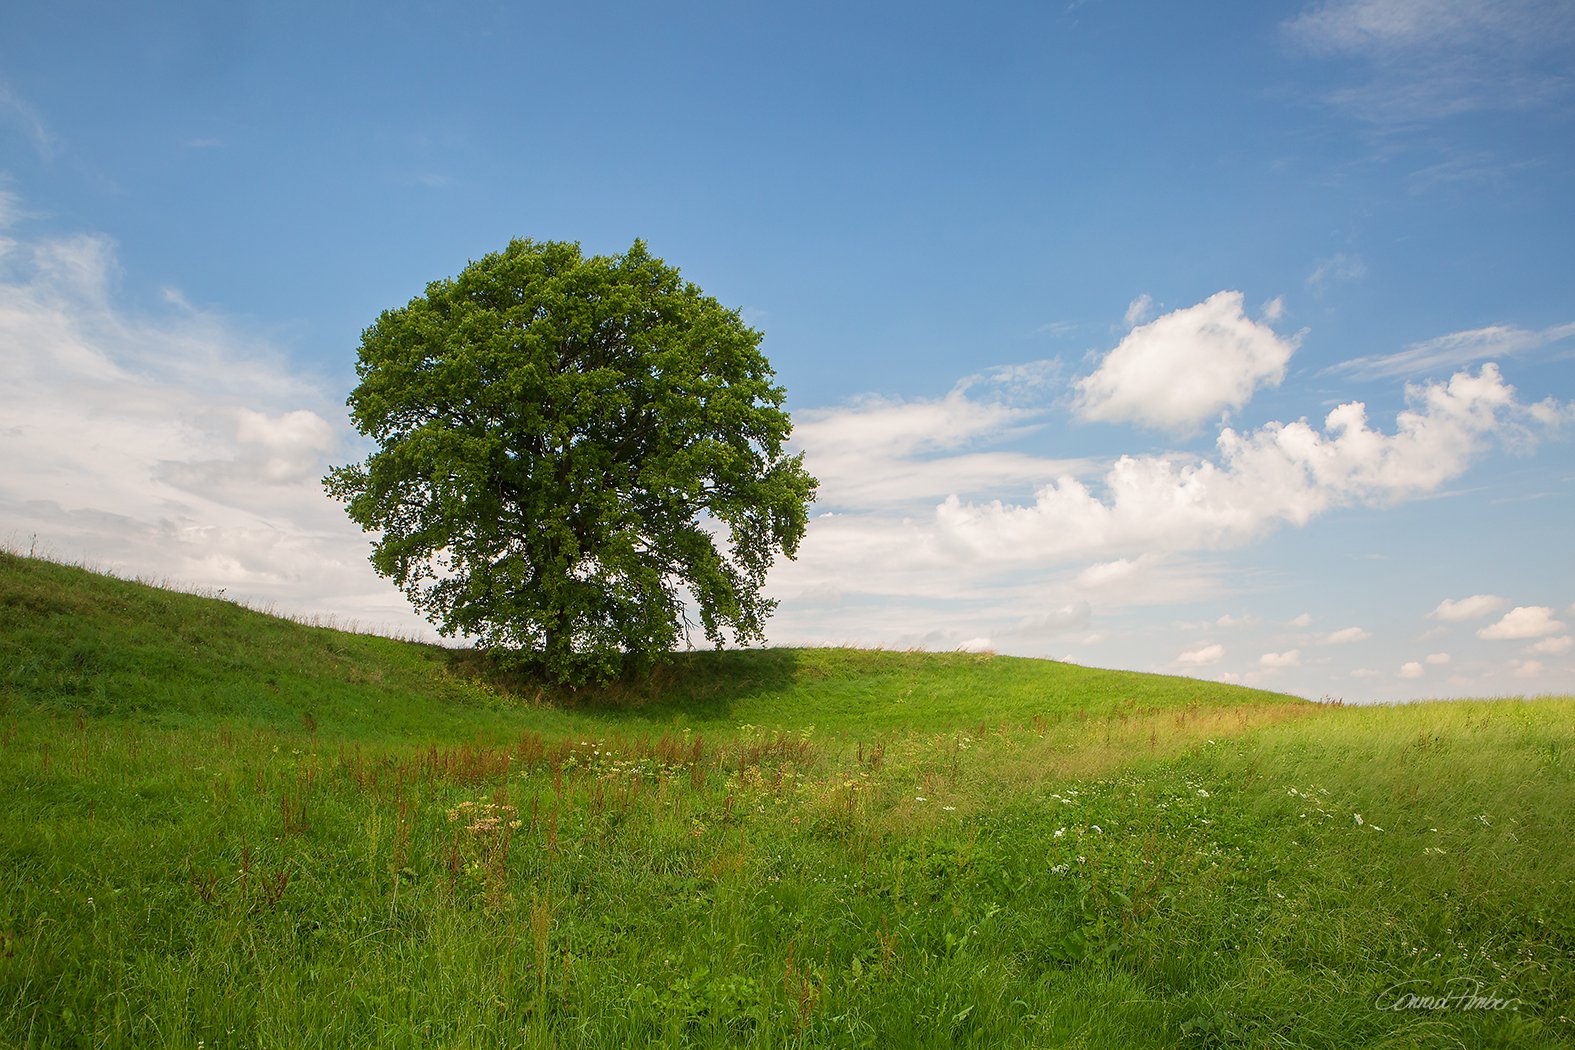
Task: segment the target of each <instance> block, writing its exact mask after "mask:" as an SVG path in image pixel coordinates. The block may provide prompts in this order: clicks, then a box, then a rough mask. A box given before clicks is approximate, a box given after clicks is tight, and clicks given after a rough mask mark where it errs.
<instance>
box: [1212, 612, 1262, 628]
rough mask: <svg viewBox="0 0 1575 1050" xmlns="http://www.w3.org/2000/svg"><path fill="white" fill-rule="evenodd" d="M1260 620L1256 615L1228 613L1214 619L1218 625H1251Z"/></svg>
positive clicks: (1215, 624)
mask: <svg viewBox="0 0 1575 1050" xmlns="http://www.w3.org/2000/svg"><path fill="white" fill-rule="evenodd" d="M1257 622H1258V618H1257V617H1256V616H1232V615H1231V614H1230V613H1226V614H1225V615H1224V616H1221V617H1220V618H1219V619H1217V620H1215V621H1214V626H1216V627H1250V626H1252V625H1253V624H1255V623H1257Z"/></svg>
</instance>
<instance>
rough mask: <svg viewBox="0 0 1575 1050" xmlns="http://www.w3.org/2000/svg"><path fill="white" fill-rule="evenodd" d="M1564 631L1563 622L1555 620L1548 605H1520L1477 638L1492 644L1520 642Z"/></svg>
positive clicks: (1478, 633)
mask: <svg viewBox="0 0 1575 1050" xmlns="http://www.w3.org/2000/svg"><path fill="white" fill-rule="evenodd" d="M1562 630H1564V624H1563V622H1561V621H1559V620H1555V619H1554V618H1553V610H1552V609H1550V608H1548V607H1547V606H1546V605H1519V606H1516V607H1515V608H1513V609H1511V610H1510V611H1509V612H1507V613H1505V614H1504V616H1503V618H1502V619H1500V620H1499V621H1498V622H1497V623H1495V624H1492V625H1490V626H1488V627H1484V628H1482V629H1481V630H1480V631H1478V632H1477V637H1478V638H1484V639H1487V640H1488V641H1492V642H1505V641H1520V640H1523V639H1526V638H1541V637H1543V636H1544V635H1549V634H1558V633H1559V632H1560V631H1562Z"/></svg>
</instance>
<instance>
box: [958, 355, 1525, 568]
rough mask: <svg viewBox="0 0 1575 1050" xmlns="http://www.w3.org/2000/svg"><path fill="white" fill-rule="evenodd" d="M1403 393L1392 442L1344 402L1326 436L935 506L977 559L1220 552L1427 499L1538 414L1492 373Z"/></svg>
mask: <svg viewBox="0 0 1575 1050" xmlns="http://www.w3.org/2000/svg"><path fill="white" fill-rule="evenodd" d="M1407 393H1408V397H1409V399H1410V401H1411V403H1412V407H1411V408H1410V409H1408V410H1406V411H1404V412H1402V413H1400V415H1399V417H1398V419H1397V428H1396V431H1395V433H1393V434H1386V433H1383V432H1381V431H1377V430H1374V429H1372V428H1370V427H1369V426H1368V422H1367V413H1366V408H1365V407H1364V406H1363V405H1362V404H1361V403H1360V402H1350V403H1347V404H1343V405H1340V406H1339V407H1337V408H1335V409H1334V410H1333V411H1331V412H1330V413H1329V415H1328V417H1327V418H1326V420H1325V423H1324V429H1323V430H1321V431H1320V430H1318V429H1316V428H1314V427H1313V426H1311V425H1310V424H1308V423H1307V422H1306V421H1305V420H1302V421H1298V422H1295V423H1283V424H1282V423H1271V424H1269V425H1267V426H1265V427H1262V428H1260V429H1258V430H1255V431H1251V432H1245V433H1238V432H1237V431H1235V430H1233V429H1231V428H1228V427H1227V428H1226V429H1225V430H1224V431H1222V432H1221V434H1220V436H1219V439H1218V441H1217V443H1216V446H1217V450H1218V456H1217V458H1215V459H1195V458H1191V457H1180V456H1155V455H1146V456H1122V457H1120V458H1119V459H1118V460H1117V461H1116V462H1115V463H1114V464H1113V465H1111V466H1110V467H1109V469H1108V470H1107V471H1106V472H1105V476H1104V478H1103V484H1102V486H1101V487H1102V492H1101V491H1096V490H1095V489H1093V488H1091V487H1090V486H1089V485H1088V484H1086V483H1085V482H1084V481H1083V480H1082V479H1079V478H1077V477H1073V476H1070V475H1063V476H1062V477H1060V478H1058V479H1056V480H1055V481H1053V482H1051V483H1049V484H1047V485H1044V486H1043V487H1041V488H1040V489H1039V490H1038V491H1037V492H1036V493H1035V499H1034V502H1033V503H1032V504H1026V505H1024V504H1008V503H1005V502H1003V501H1001V500H994V501H991V502H973V501H965V500H964V499H962V498H961V497H959V496H956V495H953V496H950V497H948V498H947V499H946V500H945V501H944V502H943V503H941V504H940V506H939V507H937V509H936V512H935V520H936V524H937V525H938V527H939V531H940V533H941V535H943V536H944V537H946V538H947V540H948V541H949V542H950V543H951V544H953V545H954V546H955V548H956V549H957V550H958V551H959V552H960V553H962V554H964V555H965V556H968V557H976V558H988V559H999V560H1040V561H1043V560H1047V559H1053V558H1058V557H1068V556H1073V555H1077V554H1085V553H1096V552H1098V553H1108V554H1115V555H1120V554H1123V553H1125V552H1130V551H1161V552H1163V551H1186V550H1206V549H1222V548H1226V547H1230V546H1235V545H1239V544H1241V543H1245V542H1248V541H1250V540H1252V539H1255V538H1258V537H1260V536H1262V535H1264V534H1266V533H1267V532H1269V531H1271V530H1273V529H1274V528H1276V527H1277V526H1279V525H1280V524H1282V523H1289V524H1293V525H1298V526H1299V525H1305V524H1306V523H1307V522H1308V521H1310V520H1311V519H1312V518H1314V517H1316V516H1317V515H1319V514H1322V513H1324V512H1326V511H1328V510H1330V509H1332V508H1334V507H1340V506H1349V505H1353V504H1364V503H1365V504H1374V505H1382V504H1387V503H1395V502H1398V501H1401V500H1404V499H1407V498H1413V497H1416V496H1420V495H1424V494H1426V493H1429V492H1432V491H1435V490H1436V489H1438V488H1439V487H1440V486H1442V485H1443V484H1444V483H1445V482H1447V481H1449V480H1451V479H1452V478H1455V477H1457V476H1459V475H1460V474H1461V473H1463V472H1464V471H1465V469H1466V468H1467V467H1468V466H1469V465H1470V463H1471V462H1472V460H1473V459H1475V458H1476V457H1477V456H1478V455H1479V454H1480V452H1481V451H1482V449H1483V448H1484V446H1485V445H1486V443H1487V442H1488V441H1489V439H1491V438H1493V437H1495V436H1499V437H1503V436H1505V435H1506V434H1508V435H1511V436H1513V437H1514V438H1515V439H1516V440H1517V441H1518V440H1521V439H1523V437H1524V434H1525V430H1524V428H1525V427H1526V426H1527V425H1529V424H1527V423H1525V422H1522V421H1524V420H1532V419H1533V417H1532V416H1531V414H1530V413H1529V411H1528V409H1527V407H1526V406H1524V405H1522V404H1521V403H1519V402H1518V401H1517V400H1516V399H1515V391H1514V388H1513V387H1511V386H1509V385H1508V384H1507V383H1505V382H1504V381H1503V378H1502V377H1501V376H1500V374H1499V372H1498V369H1497V368H1495V367H1494V366H1492V365H1484V366H1483V368H1482V370H1481V371H1480V372H1479V373H1477V374H1475V375H1473V374H1470V373H1466V372H1461V373H1457V374H1456V375H1455V376H1453V377H1452V378H1451V379H1450V380H1449V382H1448V383H1430V384H1427V385H1425V386H1416V387H1408V388H1407Z"/></svg>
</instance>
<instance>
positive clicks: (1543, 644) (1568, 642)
mask: <svg viewBox="0 0 1575 1050" xmlns="http://www.w3.org/2000/svg"><path fill="white" fill-rule="evenodd" d="M1571 648H1575V638H1571V637H1570V636H1569V635H1567V634H1561V635H1559V636H1558V637H1557V638H1544V639H1542V641H1540V642H1537V643H1536V644H1534V645H1528V646H1526V652H1528V653H1537V654H1539V655H1542V656H1562V655H1563V654H1564V653H1567V652H1569V651H1570V649H1571Z"/></svg>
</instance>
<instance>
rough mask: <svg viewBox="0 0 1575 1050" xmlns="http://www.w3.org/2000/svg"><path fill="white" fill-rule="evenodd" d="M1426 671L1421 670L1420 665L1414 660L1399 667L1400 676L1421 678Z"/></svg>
mask: <svg viewBox="0 0 1575 1050" xmlns="http://www.w3.org/2000/svg"><path fill="white" fill-rule="evenodd" d="M1426 673H1427V672H1426V671H1425V670H1423V668H1422V665H1421V664H1419V663H1417V662H1416V661H1415V660H1412V661H1411V662H1410V663H1407V664H1403V665H1402V666H1401V668H1400V677H1401V678H1421V677H1422V676H1423V675H1424V674H1426Z"/></svg>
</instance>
